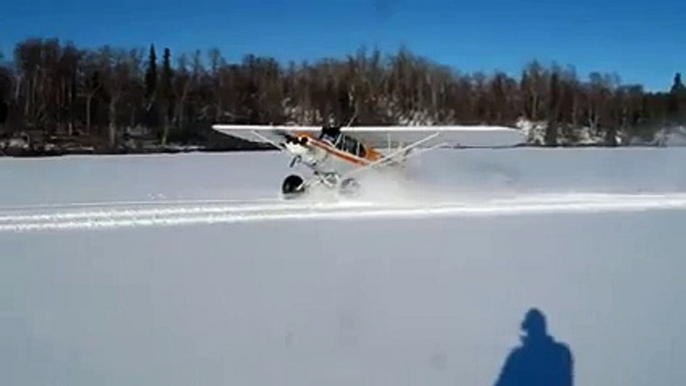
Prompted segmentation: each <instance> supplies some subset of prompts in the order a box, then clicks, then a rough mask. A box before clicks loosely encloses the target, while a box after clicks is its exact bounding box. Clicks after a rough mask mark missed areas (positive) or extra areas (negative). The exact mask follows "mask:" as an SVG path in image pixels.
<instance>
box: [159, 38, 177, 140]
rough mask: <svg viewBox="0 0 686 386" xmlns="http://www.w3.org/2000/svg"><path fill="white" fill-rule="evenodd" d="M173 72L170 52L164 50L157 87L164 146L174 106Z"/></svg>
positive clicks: (166, 49) (167, 49)
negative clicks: (158, 85)
mask: <svg viewBox="0 0 686 386" xmlns="http://www.w3.org/2000/svg"><path fill="white" fill-rule="evenodd" d="M173 76H174V74H173V70H172V66H171V51H170V50H169V48H165V49H164V56H163V59H162V74H161V75H160V87H159V101H160V114H161V118H162V129H163V132H162V144H163V145H166V143H167V139H168V137H169V121H170V115H171V113H172V111H171V109H172V106H173V105H174V101H173V99H174V95H173V93H174V90H173V88H172V87H173V86H172V81H173Z"/></svg>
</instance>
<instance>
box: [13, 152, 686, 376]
mask: <svg viewBox="0 0 686 386" xmlns="http://www.w3.org/2000/svg"><path fill="white" fill-rule="evenodd" d="M287 163H288V159H286V158H284V157H283V156H282V155H280V154H277V153H247V154H239V153H233V154H187V155H157V156H131V157H123V156H114V157H106V156H100V157H65V158H55V159H3V160H0V181H2V185H3V189H1V190H0V245H1V246H2V247H3V248H2V251H3V254H2V259H0V374H1V375H0V377H2V384H8V385H15V384H16V385H19V384H21V385H46V384H60V385H63V384H65V385H95V384H97V385H122V384H141V385H143V384H144V385H165V386H166V385H196V384H198V385H217V384H232V385H324V384H325V385H398V384H403V385H426V384H431V385H492V384H493V383H494V382H495V380H496V379H497V377H498V374H499V372H500V371H501V368H502V367H503V364H504V361H505V358H506V357H507V355H508V354H509V352H510V350H511V349H512V348H514V347H515V346H516V345H518V344H519V343H520V342H519V334H520V333H521V332H520V329H519V325H520V323H521V321H522V318H523V317H524V314H525V312H526V311H527V310H528V309H529V308H531V307H538V308H539V309H540V310H542V311H543V312H544V313H545V315H546V317H547V318H548V324H549V331H550V333H551V335H552V336H553V337H554V338H555V339H557V340H559V341H562V342H564V343H566V344H568V345H569V348H570V349H571V351H572V354H573V356H574V378H575V384H576V385H591V384H594V385H595V384H598V385H647V384H650V385H674V384H679V383H680V381H682V380H683V379H686V368H685V367H684V366H683V363H684V361H685V360H686V336H684V333H683V331H684V329H683V326H684V325H686V308H685V306H686V304H684V301H683V300H682V299H683V294H684V293H686V281H685V280H683V272H684V271H686V269H685V268H686V260H684V259H683V258H682V256H683V253H682V250H683V248H684V242H683V241H682V239H681V237H683V235H684V229H685V228H684V224H686V169H685V168H684V165H686V151H684V150H680V149H670V148H663V149H655V148H651V149H614V150H607V149H574V150H572V149H568V150H562V149H556V150H552V149H509V150H493V151H488V150H466V151H440V152H435V153H429V154H426V156H425V157H422V158H421V159H418V160H417V161H416V162H415V163H413V164H412V165H410V167H409V169H408V173H409V175H411V176H413V178H414V179H413V180H412V181H409V182H407V183H399V182H398V181H395V180H373V181H364V180H363V182H366V183H367V186H369V187H370V189H371V191H368V192H364V194H363V196H362V197H360V198H359V199H358V200H356V201H347V202H339V203H321V202H320V203H317V204H314V205H315V206H313V204H311V203H308V202H301V201H296V202H288V203H284V202H280V201H279V200H277V199H276V198H277V192H278V188H279V186H280V183H281V180H282V178H283V177H284V176H285V175H286V174H288V173H290V172H291V170H290V169H288V167H287Z"/></svg>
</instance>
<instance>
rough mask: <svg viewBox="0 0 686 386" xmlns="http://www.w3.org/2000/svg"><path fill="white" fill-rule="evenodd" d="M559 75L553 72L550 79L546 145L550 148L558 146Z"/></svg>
mask: <svg viewBox="0 0 686 386" xmlns="http://www.w3.org/2000/svg"><path fill="white" fill-rule="evenodd" d="M559 77H560V76H559V74H558V73H557V72H553V75H552V76H551V78H550V104H549V106H548V128H547V129H546V132H545V143H546V145H548V146H557V135H558V134H557V132H558V129H557V125H558V119H557V115H558V104H559V99H560V90H559V88H560V86H559Z"/></svg>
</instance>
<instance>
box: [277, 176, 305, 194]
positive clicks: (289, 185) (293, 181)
mask: <svg viewBox="0 0 686 386" xmlns="http://www.w3.org/2000/svg"><path fill="white" fill-rule="evenodd" d="M281 193H283V195H284V197H286V198H293V197H296V196H300V195H301V194H303V193H305V183H304V181H303V179H302V177H300V176H298V175H295V174H291V175H290V176H288V177H286V179H285V180H283V184H282V185H281Z"/></svg>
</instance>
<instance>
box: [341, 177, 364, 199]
mask: <svg viewBox="0 0 686 386" xmlns="http://www.w3.org/2000/svg"><path fill="white" fill-rule="evenodd" d="M339 190H340V192H341V194H343V195H344V196H353V195H355V194H357V192H358V191H359V190H360V183H359V182H357V180H356V179H354V178H346V179H345V180H343V181H341V186H340V189H339Z"/></svg>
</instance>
